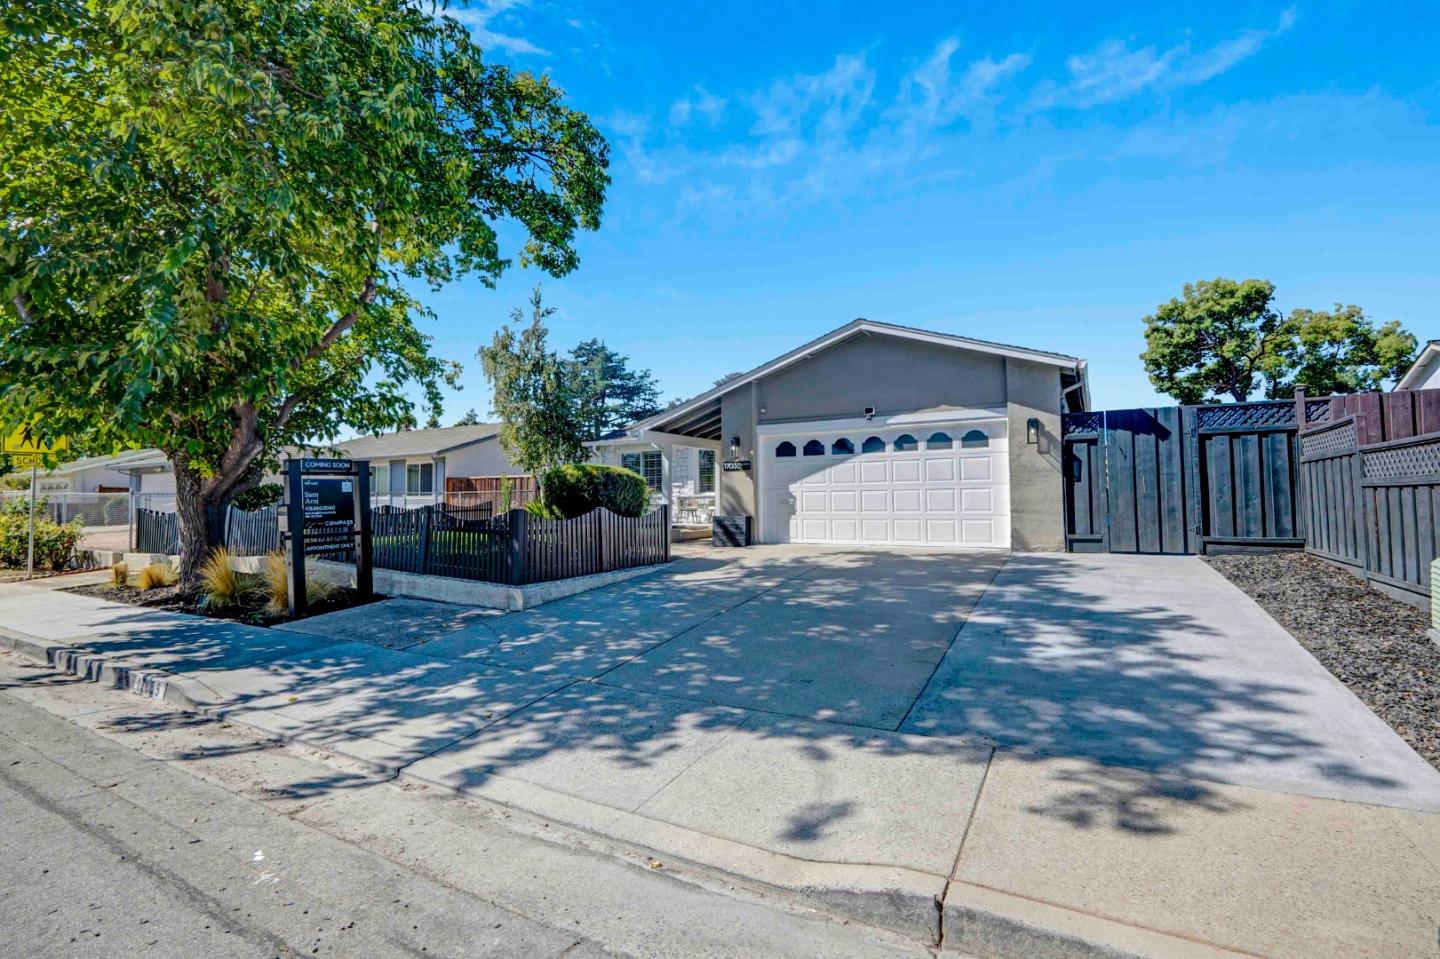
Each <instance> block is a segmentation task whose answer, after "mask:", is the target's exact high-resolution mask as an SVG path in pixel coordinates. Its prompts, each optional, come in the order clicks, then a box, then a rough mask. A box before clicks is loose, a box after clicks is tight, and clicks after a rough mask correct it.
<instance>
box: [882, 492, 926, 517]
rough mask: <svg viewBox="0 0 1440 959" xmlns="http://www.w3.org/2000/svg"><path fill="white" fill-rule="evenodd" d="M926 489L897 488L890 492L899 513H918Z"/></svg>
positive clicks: (891, 499)
mask: <svg viewBox="0 0 1440 959" xmlns="http://www.w3.org/2000/svg"><path fill="white" fill-rule="evenodd" d="M923 492H924V490H918V489H897V490H893V491H891V493H890V501H891V502H892V503H894V504H895V512H897V513H918V512H920V511H921V505H920V504H921V502H922V500H921V494H922V493H923Z"/></svg>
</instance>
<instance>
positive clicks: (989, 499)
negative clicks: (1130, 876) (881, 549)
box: [760, 420, 1010, 546]
mask: <svg viewBox="0 0 1440 959" xmlns="http://www.w3.org/2000/svg"><path fill="white" fill-rule="evenodd" d="M973 429H982V430H983V431H984V432H985V433H986V434H988V436H989V437H990V441H989V443H988V445H987V446H984V447H981V446H975V445H971V446H968V447H967V446H964V445H963V444H961V443H960V441H959V440H960V438H961V437H963V436H964V435H965V434H966V433H967V432H969V431H971V430H973ZM902 432H909V433H911V434H912V435H914V436H915V437H916V438H917V439H918V440H919V441H920V445H919V449H915V450H910V449H907V450H904V451H900V452H897V451H896V450H895V448H894V441H895V438H896V437H897V436H899V435H900V434H901V433H902ZM933 432H944V433H947V434H949V435H950V436H952V437H954V440H955V442H954V445H953V446H951V447H950V448H948V449H947V448H945V447H944V446H943V445H940V446H939V448H937V449H934V450H930V449H927V448H926V445H925V444H926V442H927V441H928V439H927V438H928V437H929V436H930V435H931V433H933ZM1005 433H1006V427H1005V424H1004V422H1003V421H998V420H997V421H992V422H988V423H985V424H982V425H977V424H976V423H975V422H974V421H967V422H965V423H963V424H956V423H949V424H946V423H943V422H936V423H935V424H933V425H932V424H930V423H927V424H926V425H925V426H924V427H923V431H920V430H917V429H916V428H914V427H911V428H909V429H898V428H894V427H891V428H889V429H883V430H878V431H877V433H876V435H879V436H880V437H881V438H882V439H884V440H885V441H886V447H885V450H884V451H883V452H879V451H877V452H873V453H863V454H860V455H852V454H843V453H842V454H840V455H835V454H834V453H833V452H832V451H833V450H834V449H835V441H836V440H837V439H839V438H841V437H844V438H846V439H848V440H849V441H850V442H851V443H852V444H854V445H855V446H856V448H858V447H859V445H860V442H859V440H858V439H857V437H856V436H855V435H854V433H853V431H851V432H850V433H848V434H847V433H841V432H822V431H815V432H812V433H808V434H804V435H789V434H785V435H783V436H781V435H776V436H774V437H773V438H770V439H768V440H767V442H766V443H765V445H764V447H763V448H762V452H761V456H762V463H761V469H762V480H763V483H764V487H765V488H764V489H763V490H762V491H761V496H760V501H761V503H762V508H763V509H764V510H765V513H766V515H765V516H764V517H762V519H763V523H762V527H763V529H764V530H765V531H766V537H765V538H766V539H767V540H768V541H772V542H773V541H785V540H799V541H805V542H817V543H825V542H835V543H859V544H913V545H927V544H928V545H933V546H1007V545H1009V535H1010V533H1009V530H1010V523H1009V515H1008V513H1009V500H1010V497H1009V490H1008V488H1007V483H1008V479H1007V477H1008V474H1009V464H1008V462H1007V459H1006V457H1007V454H1006V452H1005V447H1006V443H1005ZM866 435H869V434H866ZM937 442H938V441H937ZM783 444H791V445H792V446H793V448H794V449H795V450H796V451H797V452H803V450H804V448H805V446H806V445H807V444H808V445H810V446H811V448H812V449H814V448H819V447H821V446H823V448H824V450H825V453H824V454H823V455H812V456H809V457H806V456H804V455H799V456H795V457H782V458H777V457H775V456H774V449H775V448H776V447H777V446H782V445H783ZM842 448H843V444H842Z"/></svg>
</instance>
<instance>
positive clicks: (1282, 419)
mask: <svg viewBox="0 0 1440 959" xmlns="http://www.w3.org/2000/svg"><path fill="white" fill-rule="evenodd" d="M1063 433H1064V455H1065V466H1066V470H1065V515H1066V545H1067V547H1068V548H1069V549H1070V550H1072V551H1075V552H1097V551H1103V552H1112V553H1200V552H1204V551H1205V550H1206V548H1207V547H1210V546H1285V547H1298V546H1301V545H1303V544H1304V540H1303V539H1302V538H1301V534H1300V532H1299V517H1298V515H1297V512H1296V503H1297V502H1298V500H1297V497H1296V495H1295V480H1296V456H1295V433H1296V427H1295V405H1294V404H1293V403H1290V402H1288V401H1274V402H1269V401H1267V402H1260V403H1232V404H1225V405H1207V406H1170V407H1154V408H1142V409H1130V410H1107V411H1103V412H1089V413H1077V414H1071V415H1067V416H1066V417H1065V420H1064V424H1063Z"/></svg>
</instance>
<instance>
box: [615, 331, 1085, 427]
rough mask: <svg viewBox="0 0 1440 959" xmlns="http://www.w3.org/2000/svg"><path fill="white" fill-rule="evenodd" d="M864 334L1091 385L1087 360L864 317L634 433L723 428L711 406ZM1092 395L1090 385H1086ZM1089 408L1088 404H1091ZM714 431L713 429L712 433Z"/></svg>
mask: <svg viewBox="0 0 1440 959" xmlns="http://www.w3.org/2000/svg"><path fill="white" fill-rule="evenodd" d="M860 334H879V335H882V336H894V337H899V338H901V339H907V340H915V341H917V342H921V343H933V344H935V345H937V346H950V347H955V348H956V349H963V350H970V351H972V352H975V353H989V354H991V355H994V356H1005V357H1013V358H1015V359H1020V360H1030V361H1031V362H1036V363H1048V364H1050V365H1052V366H1057V367H1059V368H1060V369H1062V370H1069V371H1071V372H1073V373H1074V374H1075V376H1076V377H1077V379H1078V380H1079V382H1080V383H1081V384H1086V383H1087V377H1086V375H1085V361H1084V360H1082V359H1080V358H1079V357H1077V356H1068V355H1066V354H1064V353H1052V352H1050V351H1048V350H1032V349H1029V348H1027V347H1023V346H1012V345H1010V344H1008V343H996V342H994V341H991V340H977V339H974V338H973V337H968V336H956V335H955V334H953V333H936V332H934V331H933V330H922V329H918V328H916V327H913V326H900V325H899V324H896V323H880V322H877V321H875V320H867V319H865V318H864V317H861V318H859V319H855V320H851V321H850V322H849V323H846V324H845V325H844V326H842V327H840V328H838V329H835V330H831V331H830V332H829V333H826V334H825V335H824V336H819V337H816V338H815V339H813V340H811V341H810V342H809V343H806V344H804V345H803V346H798V347H796V348H795V349H793V350H791V351H790V352H789V353H786V354H784V355H783V356H777V357H776V358H775V359H773V360H770V361H769V362H768V363H762V364H760V365H759V366H757V367H755V368H754V369H753V370H750V371H749V372H748V373H742V374H740V375H739V376H737V377H735V378H733V379H729V380H726V381H725V382H724V383H721V384H720V385H719V386H716V387H714V388H713V389H710V390H706V391H705V392H704V393H701V394H700V395H699V396H695V397H691V398H690V399H688V400H686V401H685V402H683V403H680V404H678V405H676V406H672V407H671V408H670V409H668V410H665V411H664V412H662V413H657V414H655V415H654V416H652V417H650V418H649V419H644V420H641V421H639V422H638V423H635V424H633V425H632V426H631V427H630V429H631V430H643V429H653V428H656V427H657V426H658V425H659V424H661V423H665V422H674V421H677V420H682V419H689V420H691V421H693V420H695V419H696V417H694V416H688V414H692V413H698V414H699V416H701V417H703V418H704V419H705V420H706V423H705V424H704V426H705V427H708V426H709V425H710V424H709V420H712V419H713V420H715V423H714V425H715V428H717V429H718V427H719V420H718V416H719V414H718V412H716V413H713V414H708V415H707V413H706V412H705V411H704V408H705V407H706V405H707V404H709V403H712V402H714V401H716V400H718V399H719V398H720V397H721V396H723V395H724V394H726V393H728V392H730V391H731V390H733V389H736V388H738V387H741V386H744V385H746V384H747V383H751V382H753V381H754V380H758V379H760V378H761V377H763V376H768V375H769V374H771V373H775V372H777V371H779V370H782V369H784V368H785V367H787V366H790V365H792V364H794V363H798V362H800V361H802V360H806V359H809V358H810V357H811V356H813V355H814V354H816V353H818V352H820V351H821V350H824V349H828V348H829V347H831V346H834V345H835V344H836V343H839V342H840V341H842V340H846V339H849V338H850V337H852V336H857V335H860ZM1083 388H1084V390H1085V392H1086V394H1087V396H1088V393H1089V386H1088V385H1084V387H1083ZM1087 405H1088V402H1087ZM711 432H713V430H712V431H711ZM717 435H718V434H717Z"/></svg>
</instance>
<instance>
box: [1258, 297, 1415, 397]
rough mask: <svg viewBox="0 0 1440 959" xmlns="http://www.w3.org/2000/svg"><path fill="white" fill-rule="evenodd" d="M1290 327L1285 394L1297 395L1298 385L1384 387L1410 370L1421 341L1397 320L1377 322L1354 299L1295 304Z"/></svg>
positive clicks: (1324, 390) (1325, 391)
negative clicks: (1327, 304)
mask: <svg viewBox="0 0 1440 959" xmlns="http://www.w3.org/2000/svg"><path fill="white" fill-rule="evenodd" d="M1286 331H1287V333H1288V334H1289V336H1288V338H1287V341H1286V343H1285V344H1284V346H1283V347H1282V352H1283V355H1284V362H1285V366H1286V374H1287V376H1286V379H1285V381H1284V382H1283V383H1282V384H1281V389H1280V395H1281V396H1293V395H1295V389H1296V387H1303V388H1304V390H1305V392H1306V393H1308V394H1310V395H1311V396H1329V395H1331V394H1333V393H1359V392H1364V391H1366V390H1379V389H1383V388H1384V387H1385V386H1386V385H1388V384H1393V383H1394V382H1396V381H1397V380H1399V379H1400V377H1402V376H1404V375H1405V371H1406V370H1407V369H1409V368H1410V364H1411V363H1413V362H1414V361H1415V348H1416V346H1417V345H1418V344H1417V342H1416V339H1415V336H1414V335H1413V334H1411V333H1409V332H1407V331H1406V330H1404V329H1403V328H1402V327H1401V326H1400V323H1399V321H1398V320H1391V321H1390V322H1389V323H1385V324H1383V325H1381V326H1376V325H1375V323H1374V322H1373V321H1371V320H1370V319H1369V318H1368V317H1367V316H1366V315H1365V312H1364V311H1363V310H1361V309H1360V307H1358V306H1355V305H1353V304H1351V305H1348V306H1345V305H1341V304H1339V303H1336V304H1335V309H1333V310H1328V311H1327V310H1303V309H1301V310H1292V311H1291V313H1290V316H1289V317H1288V318H1287V320H1286Z"/></svg>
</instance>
